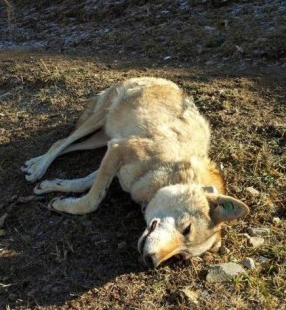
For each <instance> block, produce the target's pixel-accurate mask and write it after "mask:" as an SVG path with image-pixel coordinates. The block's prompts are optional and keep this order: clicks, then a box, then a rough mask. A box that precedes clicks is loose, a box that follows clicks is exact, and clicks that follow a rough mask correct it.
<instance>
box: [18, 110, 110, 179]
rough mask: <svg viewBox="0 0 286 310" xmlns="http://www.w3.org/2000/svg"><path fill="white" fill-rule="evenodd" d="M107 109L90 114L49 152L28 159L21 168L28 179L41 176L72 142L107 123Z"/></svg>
mask: <svg viewBox="0 0 286 310" xmlns="http://www.w3.org/2000/svg"><path fill="white" fill-rule="evenodd" d="M104 114H105V111H104V110H101V111H99V113H96V114H94V115H92V116H90V117H89V118H88V119H87V120H86V122H85V123H84V124H83V125H82V126H80V127H79V128H78V129H76V130H75V131H74V132H73V133H72V134H70V135H69V136H68V137H67V138H65V139H62V140H59V141H57V142H56V143H54V144H53V145H52V146H51V147H50V149H49V150H48V152H47V153H46V154H44V155H42V156H39V157H35V158H32V159H30V160H28V161H27V162H26V163H25V165H24V166H23V167H21V170H22V171H23V172H24V173H25V174H26V180H27V181H35V180H37V179H39V178H41V177H42V176H43V175H44V174H45V172H46V171H47V169H48V167H49V166H50V164H51V163H52V162H53V161H54V160H55V159H56V158H57V157H58V156H59V155H60V154H62V153H64V151H65V149H66V148H67V147H68V146H70V145H71V144H72V143H74V142H75V141H77V140H78V139H80V138H83V137H85V136H86V135H89V134H91V133H93V132H95V131H97V130H99V129H100V128H101V127H102V126H103V125H104V123H105V115H104ZM74 147H75V146H73V148H74Z"/></svg>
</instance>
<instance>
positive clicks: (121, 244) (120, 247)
mask: <svg viewBox="0 0 286 310" xmlns="http://www.w3.org/2000/svg"><path fill="white" fill-rule="evenodd" d="M126 246H127V242H126V241H121V242H120V243H118V244H117V247H118V249H119V250H122V249H124V248H125V247H126Z"/></svg>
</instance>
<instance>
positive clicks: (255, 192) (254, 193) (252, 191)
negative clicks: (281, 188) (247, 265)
mask: <svg viewBox="0 0 286 310" xmlns="http://www.w3.org/2000/svg"><path fill="white" fill-rule="evenodd" d="M245 190H246V191H247V192H248V193H249V194H250V195H251V196H253V197H256V196H259V194H260V193H259V191H258V190H257V189H255V188H253V187H246V189H245Z"/></svg>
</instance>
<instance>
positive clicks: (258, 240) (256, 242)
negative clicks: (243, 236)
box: [248, 237, 264, 248]
mask: <svg viewBox="0 0 286 310" xmlns="http://www.w3.org/2000/svg"><path fill="white" fill-rule="evenodd" d="M248 243H249V245H251V246H252V247H253V248H258V247H260V246H261V245H262V244H263V243H264V238H262V237H251V238H249V239H248Z"/></svg>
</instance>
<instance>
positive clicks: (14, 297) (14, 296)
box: [8, 293, 18, 301]
mask: <svg viewBox="0 0 286 310" xmlns="http://www.w3.org/2000/svg"><path fill="white" fill-rule="evenodd" d="M8 298H9V300H11V301H15V300H17V298H18V296H17V294H14V293H11V294H9V296H8Z"/></svg>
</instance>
